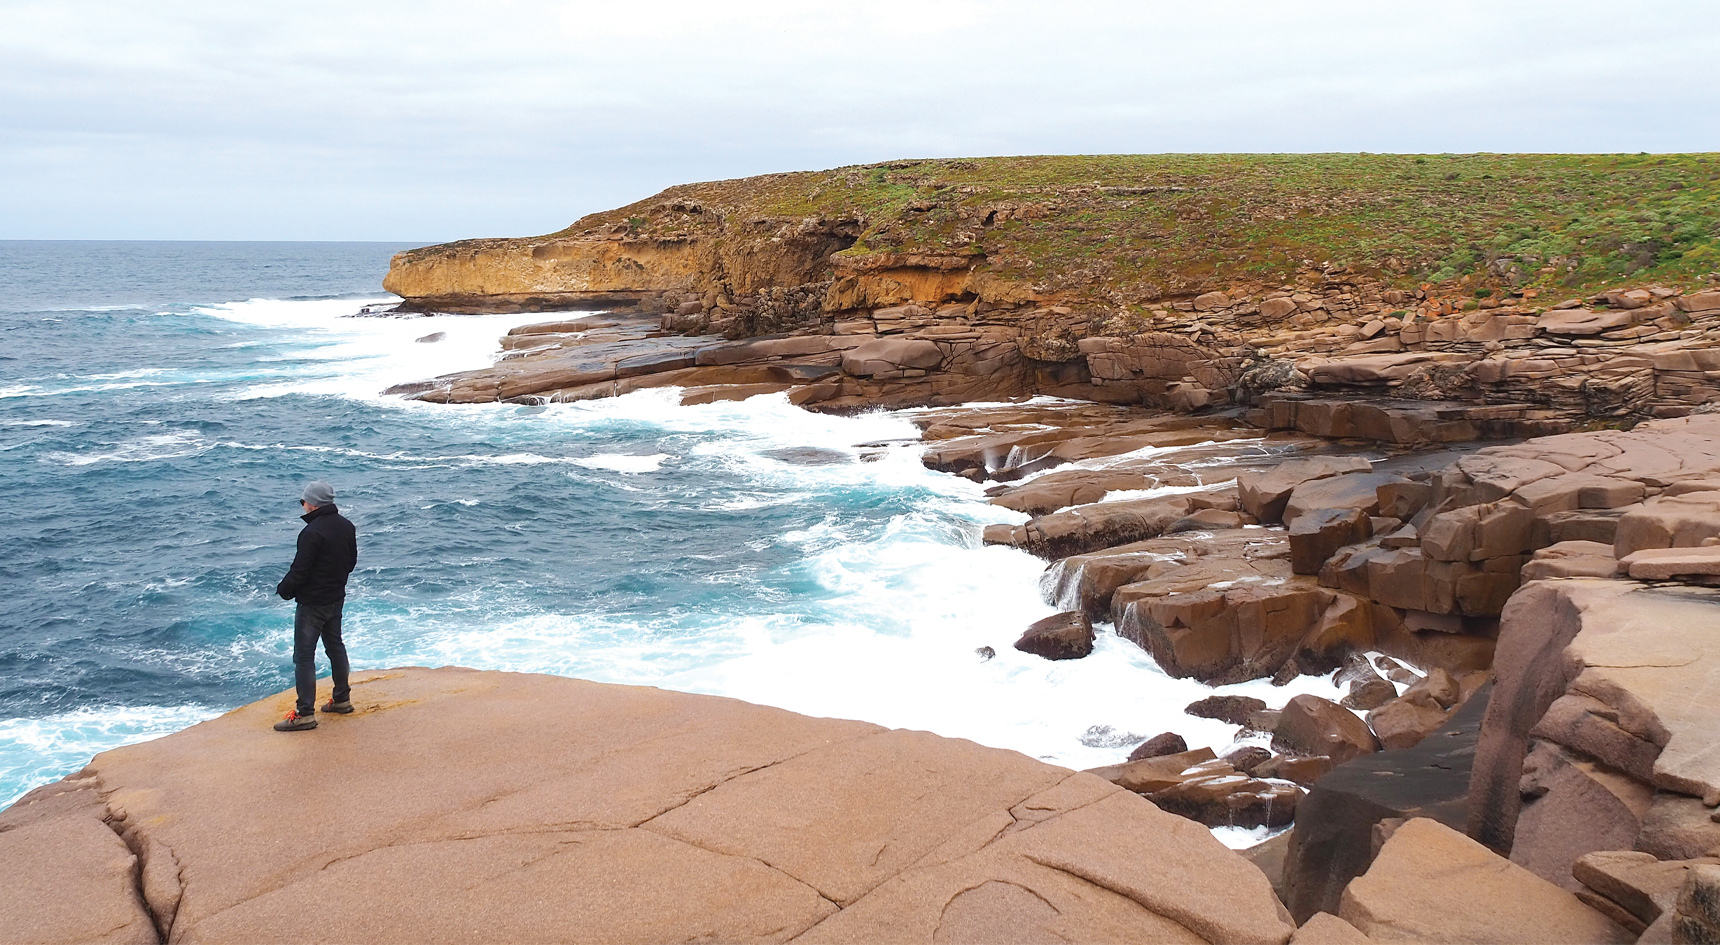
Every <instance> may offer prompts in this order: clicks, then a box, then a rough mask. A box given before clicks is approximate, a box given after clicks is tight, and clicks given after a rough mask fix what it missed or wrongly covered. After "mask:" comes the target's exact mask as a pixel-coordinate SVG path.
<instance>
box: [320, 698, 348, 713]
mask: <svg viewBox="0 0 1720 945" xmlns="http://www.w3.org/2000/svg"><path fill="white" fill-rule="evenodd" d="M322 710H323V711H324V712H333V713H336V714H337V715H351V714H352V703H351V702H350V701H349V702H336V701H334V700H333V699H330V700H329V701H327V702H325V703H323V707H322Z"/></svg>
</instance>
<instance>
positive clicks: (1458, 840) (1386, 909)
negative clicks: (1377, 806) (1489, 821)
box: [1338, 818, 1636, 945]
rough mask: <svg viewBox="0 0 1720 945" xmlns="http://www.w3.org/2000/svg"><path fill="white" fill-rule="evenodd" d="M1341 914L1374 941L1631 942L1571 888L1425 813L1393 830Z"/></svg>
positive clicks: (1353, 887) (1356, 882)
mask: <svg viewBox="0 0 1720 945" xmlns="http://www.w3.org/2000/svg"><path fill="white" fill-rule="evenodd" d="M1338 916H1339V917H1340V918H1342V919H1344V920H1345V921H1347V922H1349V923H1350V924H1351V925H1352V926H1354V927H1355V928H1356V929H1357V930H1359V931H1361V932H1362V934H1364V935H1366V936H1367V937H1368V938H1369V939H1371V940H1373V941H1409V942H1453V943H1459V942H1462V943H1501V945H1503V943H1521V942H1544V943H1548V945H1553V943H1565V945H1568V943H1575V942H1597V943H1598V942H1618V943H1623V942H1634V941H1635V940H1636V936H1634V935H1632V934H1630V933H1629V932H1628V931H1626V930H1625V929H1624V928H1622V927H1620V926H1619V925H1618V924H1617V923H1615V922H1613V921H1611V920H1610V919H1607V918H1606V917H1605V916H1603V915H1601V914H1600V913H1598V912H1596V911H1595V910H1593V909H1590V908H1589V907H1588V906H1585V905H1583V904H1582V903H1581V902H1580V901H1578V899H1577V898H1576V897H1575V896H1573V895H1572V894H1570V893H1569V892H1566V891H1565V890H1563V889H1560V888H1559V887H1557V886H1554V885H1553V884H1551V883H1549V882H1547V881H1546V880H1544V879H1542V878H1540V877H1539V876H1536V875H1535V874H1533V873H1531V872H1529V871H1528V870H1525V869H1523V868H1521V867H1518V866H1514V865H1512V864H1510V863H1507V862H1506V861H1504V860H1502V859H1500V858H1499V856H1498V855H1496V854H1494V853H1493V852H1492V851H1490V850H1488V849H1487V848H1486V847H1483V846H1482V845H1481V844H1479V843H1476V842H1475V841H1473V840H1471V839H1469V838H1468V837H1466V836H1464V835H1463V834H1460V833H1458V832H1457V831H1455V830H1452V829H1451V828H1450V827H1447V826H1445V825H1444V824H1441V823H1439V822H1438V821H1434V820H1429V819H1427V818H1416V819H1414V820H1411V821H1409V822H1407V823H1405V824H1404V825H1403V826H1402V827H1399V828H1398V829H1397V830H1396V832H1394V833H1393V834H1392V836H1391V839H1389V840H1387V841H1386V843H1385V846H1384V847H1382V848H1381V850H1380V853H1379V856H1378V857H1376V858H1375V859H1374V863H1373V865H1372V866H1371V867H1369V868H1368V871H1367V872H1366V873H1365V874H1363V875H1362V876H1360V877H1357V878H1356V879H1355V880H1354V881H1352V882H1351V883H1350V886H1349V888H1348V889H1346V890H1345V891H1344V899H1343V904H1342V905H1341V906H1340V907H1339V909H1338Z"/></svg>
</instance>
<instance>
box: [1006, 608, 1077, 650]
mask: <svg viewBox="0 0 1720 945" xmlns="http://www.w3.org/2000/svg"><path fill="white" fill-rule="evenodd" d="M1015 648H1016V649H1018V650H1020V651H1021V652H1023V653H1032V654H1033V655H1035V656H1043V657H1045V658H1046V659H1048V660H1075V659H1080V658H1081V657H1083V656H1086V655H1088V654H1089V653H1092V652H1093V625H1092V624H1091V623H1089V622H1088V621H1087V615H1086V614H1084V613H1082V612H1081V611H1079V610H1073V611H1068V612H1065V613H1060V614H1052V615H1051V616H1049V617H1046V618H1044V619H1041V620H1037V621H1034V623H1033V625H1032V626H1030V627H1028V628H1027V632H1026V633H1023V634H1022V635H1021V639H1019V640H1016V641H1015Z"/></svg>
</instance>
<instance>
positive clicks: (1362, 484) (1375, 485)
mask: <svg viewBox="0 0 1720 945" xmlns="http://www.w3.org/2000/svg"><path fill="white" fill-rule="evenodd" d="M1402 480H1403V477H1402V476H1399V475H1397V474H1396V473H1345V474H1343V475H1339V476H1331V477H1329V478H1325V479H1316V480H1313V481H1311V482H1304V483H1302V484H1301V485H1299V486H1297V487H1296V488H1295V489H1293V490H1291V492H1290V500H1289V501H1288V502H1286V503H1285V504H1284V524H1286V525H1291V526H1294V525H1295V524H1296V520H1297V519H1298V518H1300V517H1302V516H1303V515H1305V514H1307V513H1309V512H1313V511H1317V510H1321V509H1354V510H1356V511H1357V512H1360V513H1361V514H1363V515H1378V514H1379V511H1380V499H1379V488H1380V486H1383V485H1386V484H1387V483H1393V482H1399V481H1402ZM1262 521H1264V519H1262Z"/></svg>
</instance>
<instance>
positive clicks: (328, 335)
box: [194, 298, 592, 401]
mask: <svg viewBox="0 0 1720 945" xmlns="http://www.w3.org/2000/svg"><path fill="white" fill-rule="evenodd" d="M388 301H392V299H389V298H376V299H329V300H314V301H283V300H278V299H252V300H250V301H247V302H229V303H225V304H222V305H210V306H204V307H200V308H197V309H195V310H194V311H196V312H197V313H198V314H201V315H207V316H211V317H214V318H220V319H223V320H226V321H232V322H237V323H240V324H245V325H251V326H254V327H257V328H265V329H271V330H276V331H291V332H295V333H296V334H297V337H296V338H295V339H294V340H293V341H291V342H289V343H288V345H287V353H286V354H284V355H282V356H279V358H278V361H279V362H286V363H287V364H295V365H297V367H296V368H295V369H291V370H283V371H282V376H280V377H278V378H276V379H273V380H266V381H259V382H258V383H256V384H253V385H251V386H250V387H249V388H248V389H247V390H246V392H245V393H244V394H243V395H241V396H243V397H278V396H283V395H286V394H324V395H332V396H338V397H349V398H352V399H355V400H367V401H374V400H378V399H380V397H381V391H382V390H384V389H385V388H387V387H390V386H392V385H394V384H398V383H401V382H403V381H412V380H427V379H429V378H433V377H436V376H439V375H442V374H449V373H452V372H455V371H466V370H472V369H474V368H481V367H487V366H489V365H490V364H491V363H492V362H493V361H494V360H495V356H496V354H497V353H498V352H500V351H501V341H500V339H501V336H502V335H504V334H506V333H507V331H508V330H509V329H510V328H513V327H516V326H518V325H526V324H531V323H532V322H541V321H546V320H549V319H562V320H565V319H570V318H579V317H583V316H586V315H590V314H592V313H589V312H578V313H551V312H532V313H525V314H514V315H433V316H421V317H402V318H392V317H378V318H371V317H367V318H348V317H346V316H349V315H352V314H353V313H354V312H356V311H358V310H359V309H360V308H361V307H362V306H364V305H366V304H372V303H378V302H388ZM438 332H439V333H441V334H442V336H443V337H442V338H441V339H440V340H439V341H435V342H429V343H421V342H419V341H417V339H419V338H425V337H429V336H431V335H434V334H436V333H438ZM282 367H283V368H285V367H286V364H283V365H282Z"/></svg>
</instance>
